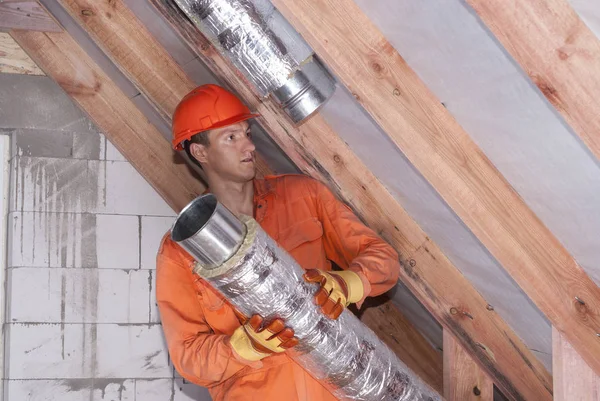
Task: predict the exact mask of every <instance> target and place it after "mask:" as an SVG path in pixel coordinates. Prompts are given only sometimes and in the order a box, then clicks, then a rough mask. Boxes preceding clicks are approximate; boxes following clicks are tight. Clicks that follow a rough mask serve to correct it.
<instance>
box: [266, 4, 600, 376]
mask: <svg viewBox="0 0 600 401" xmlns="http://www.w3.org/2000/svg"><path fill="white" fill-rule="evenodd" d="M273 4H274V5H275V6H276V7H278V9H279V11H281V12H282V14H284V16H286V17H287V18H288V19H289V20H290V22H291V23H292V25H294V26H295V27H296V29H298V30H299V31H300V33H301V34H302V35H303V36H304V38H305V39H306V40H307V41H308V42H309V43H310V44H311V45H312V47H313V48H314V49H315V51H316V52H317V54H319V55H320V56H321V57H322V58H323V59H324V60H325V61H326V62H327V64H328V65H329V67H331V68H332V70H333V71H334V73H335V74H336V75H337V76H338V77H339V78H340V80H341V81H342V82H343V83H344V84H345V85H346V87H347V88H348V89H349V90H350V91H352V93H354V94H355V96H356V97H357V99H358V101H359V102H360V103H361V105H362V106H363V107H364V108H365V110H366V111H367V112H368V113H369V114H370V115H371V116H372V117H373V119H374V120H375V121H376V122H377V123H378V124H379V125H380V127H381V128H382V129H383V130H384V131H385V132H386V133H387V134H388V136H389V137H390V139H391V140H392V141H393V142H394V143H395V144H396V146H397V147H398V148H399V149H400V150H401V151H402V152H403V153H404V154H405V155H406V157H407V158H408V159H409V160H410V161H411V163H412V164H413V165H414V166H415V167H416V168H417V169H418V170H419V171H420V172H421V174H422V175H423V176H424V177H425V178H426V179H427V180H428V181H429V183H430V184H431V185H432V186H433V187H434V188H435V189H436V191H437V192H438V193H439V194H440V196H441V197H442V198H443V199H444V200H445V201H446V202H447V203H448V205H449V206H450V207H451V208H452V209H453V210H454V212H455V213H456V214H457V215H458V216H459V217H460V218H461V219H462V221H463V222H464V223H465V225H466V226H468V227H469V229H470V230H471V231H472V232H473V233H474V234H475V235H476V236H477V238H479V240H480V241H481V242H482V244H483V245H485V247H486V248H487V249H488V250H489V251H490V253H491V254H492V255H493V256H494V257H495V258H496V259H497V260H498V261H499V262H500V263H501V264H502V266H503V267H504V269H505V270H506V271H507V272H508V273H509V274H510V275H511V276H512V277H513V279H514V280H515V281H516V282H517V284H518V285H519V286H520V287H521V288H522V289H523V290H524V291H525V293H526V294H527V295H528V296H529V297H530V298H531V300H532V301H533V302H534V303H535V304H536V305H537V307H538V308H539V309H540V310H541V311H542V312H543V313H544V314H545V315H546V316H547V317H548V319H549V320H550V321H551V322H552V324H553V325H554V326H555V327H557V329H558V330H559V331H561V332H562V333H563V334H564V335H565V336H566V337H567V338H568V339H569V341H570V342H571V344H572V345H573V347H575V349H577V350H578V351H579V352H580V353H581V355H582V356H583V357H584V358H585V359H586V361H587V362H588V363H589V364H590V366H592V367H593V368H594V370H595V371H596V372H600V341H598V337H597V335H596V334H597V333H598V332H600V314H599V313H600V308H599V305H600V288H598V287H597V286H596V284H595V283H594V282H593V281H592V279H591V278H590V277H589V276H588V275H587V274H586V273H585V272H584V271H583V269H582V268H581V267H580V266H579V265H578V264H577V262H576V261H575V259H574V258H573V257H572V256H571V255H570V254H569V253H568V252H567V250H566V249H565V248H564V246H563V245H562V244H561V243H560V242H559V241H558V240H557V239H556V237H555V236H554V235H553V234H552V233H551V232H550V230H549V229H548V228H547V227H546V226H544V224H543V223H542V222H541V221H540V220H539V219H538V218H537V216H535V214H534V213H533V212H532V211H531V210H530V209H529V208H528V207H527V205H526V204H525V202H524V201H523V200H522V199H521V197H520V196H519V195H518V194H517V193H516V191H515V190H514V189H513V188H512V187H511V186H510V185H509V183H508V182H507V181H506V180H505V179H504V177H502V175H501V174H500V173H499V172H498V170H497V169H496V168H495V167H494V166H493V165H492V163H491V162H490V161H489V160H488V159H487V157H486V156H485V155H484V154H483V152H482V151H481V149H479V148H478V147H477V145H476V144H475V143H474V142H473V140H472V139H471V138H470V137H469V135H468V134H467V133H466V132H465V131H464V130H463V129H462V127H460V125H459V124H458V123H457V122H456V120H455V119H454V118H453V117H452V116H451V115H450V113H449V112H448V111H447V110H446V108H445V107H444V106H443V105H442V104H441V102H440V101H439V100H438V99H437V98H436V97H435V96H434V95H433V93H431V91H430V90H429V89H428V88H427V87H426V86H425V84H424V83H423V82H422V81H421V80H420V79H419V77H418V76H417V75H416V74H415V72H414V71H413V70H412V69H411V68H410V67H409V66H408V65H407V64H406V62H405V61H404V60H403V59H402V57H401V56H400V55H399V54H398V52H397V51H396V50H395V49H394V48H393V46H392V45H391V44H390V43H389V42H388V41H387V40H386V39H385V37H384V36H383V34H382V33H381V32H380V31H379V30H378V29H377V28H376V27H375V25H374V24H373V23H372V22H371V21H370V20H369V18H368V17H367V16H366V15H365V14H364V13H363V12H362V11H361V9H360V8H359V7H358V6H357V5H356V4H355V3H354V2H353V1H352V0H273ZM575 297H578V298H579V299H582V300H584V302H585V304H580V303H578V302H577V301H576V300H575Z"/></svg>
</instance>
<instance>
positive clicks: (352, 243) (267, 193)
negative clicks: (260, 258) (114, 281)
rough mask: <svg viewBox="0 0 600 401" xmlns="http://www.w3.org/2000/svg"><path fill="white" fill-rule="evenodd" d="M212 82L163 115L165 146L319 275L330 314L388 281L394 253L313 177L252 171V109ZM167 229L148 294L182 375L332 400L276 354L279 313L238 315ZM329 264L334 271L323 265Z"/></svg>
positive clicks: (392, 278) (231, 387)
mask: <svg viewBox="0 0 600 401" xmlns="http://www.w3.org/2000/svg"><path fill="white" fill-rule="evenodd" d="M256 116H257V115H256V114H252V113H251V112H250V110H249V109H248V108H247V107H246V106H245V105H243V104H242V103H241V102H240V101H239V100H238V99H237V98H236V97H235V96H234V95H233V94H231V93H230V92H228V91H226V90H225V89H223V88H221V87H219V86H215V85H204V86H201V87H198V88H196V89H195V90H193V91H192V92H191V93H189V94H188V95H187V96H186V97H185V98H184V99H183V100H182V101H181V103H180V104H179V105H178V107H177V109H176V111H175V113H174V116H173V135H174V138H173V146H174V147H175V149H177V150H185V151H186V153H187V154H188V155H189V156H190V158H191V159H192V160H194V161H196V162H197V163H199V165H200V166H201V168H202V169H203V170H204V172H205V173H206V177H207V180H208V184H209V189H210V192H212V193H213V194H214V195H215V196H216V197H217V199H218V200H219V202H221V203H222V204H223V205H224V206H225V207H227V208H228V209H229V210H230V211H231V212H232V213H234V214H235V215H238V216H239V215H242V214H243V215H247V216H252V217H254V219H256V221H257V222H258V223H259V224H260V225H261V227H262V228H263V229H264V230H265V231H266V233H267V234H269V235H270V236H271V237H272V238H273V239H274V240H275V241H276V242H277V243H278V244H279V245H280V246H281V247H282V248H283V249H285V250H286V251H287V252H288V253H290V255H291V256H292V257H293V258H294V259H295V260H296V261H297V262H298V264H299V265H300V266H301V267H302V268H304V269H305V270H307V273H306V275H305V279H306V280H308V281H313V282H317V283H320V285H321V287H320V290H319V291H318V292H317V293H316V294H315V302H317V303H318V304H319V305H321V309H322V311H323V313H324V314H326V315H327V316H328V317H330V318H331V319H336V318H337V317H338V316H339V314H340V313H341V312H342V310H343V309H344V308H345V307H347V306H348V305H349V304H351V303H354V304H357V306H358V307H360V305H361V304H362V302H363V301H364V299H365V298H366V297H367V296H375V295H379V294H382V293H384V292H386V291H387V290H389V289H390V288H392V287H393V286H394V285H395V283H396V281H397V279H398V274H399V268H400V266H399V262H398V255H397V253H396V252H395V251H394V249H392V248H391V247H390V246H389V245H388V244H387V243H385V242H384V241H383V240H381V239H380V238H379V237H378V236H377V235H376V234H375V233H374V232H373V231H372V230H370V229H369V228H367V227H365V226H364V225H363V224H362V223H361V222H360V221H359V220H358V218H357V217H356V216H355V215H354V214H353V213H352V212H351V210H350V209H349V208H348V207H347V206H346V205H344V204H343V203H341V202H340V201H339V200H337V199H336V198H335V196H334V195H333V194H332V193H331V191H329V189H328V188H327V187H326V186H325V185H323V184H322V183H320V182H319V181H317V180H314V179H312V178H309V177H305V176H302V175H280V176H270V177H265V179H256V178H255V147H254V144H253V143H252V140H251V136H250V128H249V124H248V120H250V119H252V118H254V117H256ZM169 235H170V233H167V234H166V235H165V237H164V238H163V241H162V243H161V246H160V249H159V252H158V256H157V283H156V285H157V288H156V291H157V302H158V308H159V312H160V315H161V320H162V325H163V330H164V333H165V337H166V340H167V344H168V349H169V353H170V356H171V359H172V361H173V364H174V366H175V368H176V369H177V371H178V372H179V373H180V374H181V375H182V376H183V377H184V378H185V379H187V380H188V381H190V382H193V383H195V384H197V385H199V386H204V387H207V388H208V389H209V392H210V394H211V396H212V398H213V400H214V401H220V400H228V401H230V400H255V399H256V400H264V401H270V400H277V401H279V400H286V401H290V400H311V401H320V400H335V398H334V397H333V396H332V395H331V393H330V392H328V391H327V390H326V389H325V388H324V387H323V386H322V385H321V383H320V382H318V381H316V380H315V379H313V378H312V377H311V376H310V375H309V374H308V373H307V372H305V371H304V370H303V369H302V368H301V367H300V366H299V365H297V364H296V363H295V362H294V361H293V360H292V359H291V358H290V357H289V356H288V355H287V353H286V352H285V351H286V350H287V349H289V348H291V347H293V346H294V345H295V344H296V342H297V339H296V338H295V337H294V333H293V331H292V330H291V329H289V328H286V327H285V322H283V321H281V320H280V319H277V320H275V321H274V322H264V323H265V325H266V326H267V327H266V328H264V327H262V326H263V324H262V323H263V322H262V318H261V317H260V316H254V317H251V318H250V319H248V317H240V316H239V315H238V313H236V311H235V310H234V309H233V307H232V306H231V305H230V304H229V303H228V302H227V301H226V300H225V299H224V298H223V297H222V296H221V295H220V294H219V293H217V292H216V291H215V290H213V289H212V287H211V286H210V285H209V284H208V283H207V282H206V281H204V280H203V279H201V278H200V277H199V276H197V275H195V274H194V273H193V272H192V268H193V264H194V260H193V259H192V257H191V256H190V255H189V254H187V252H185V251H184V250H183V249H182V248H181V247H179V246H178V245H177V244H176V243H174V242H173V241H172V240H171V239H170V236H169ZM332 262H333V263H335V265H337V266H338V267H339V268H341V270H338V271H333V270H332Z"/></svg>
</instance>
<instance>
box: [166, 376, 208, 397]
mask: <svg viewBox="0 0 600 401" xmlns="http://www.w3.org/2000/svg"><path fill="white" fill-rule="evenodd" d="M174 386H175V397H174V398H173V401H211V400H212V397H211V396H210V394H209V393H208V390H207V389H206V388H204V387H200V386H197V385H195V384H194V383H190V382H188V381H185V380H183V379H182V378H180V377H176V378H175V382H174Z"/></svg>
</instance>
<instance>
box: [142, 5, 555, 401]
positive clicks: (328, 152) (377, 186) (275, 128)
mask: <svg viewBox="0 0 600 401" xmlns="http://www.w3.org/2000/svg"><path fill="white" fill-rule="evenodd" d="M150 1H151V2H152V4H153V5H154V6H155V7H156V8H157V10H158V11H159V12H160V13H161V14H163V16H164V17H165V18H166V19H167V20H168V21H170V23H171V24H172V26H173V28H174V29H175V30H176V31H177V32H178V33H179V34H180V36H181V37H182V39H184V40H185V41H186V42H187V43H188V45H189V47H190V49H192V50H193V51H195V52H196V54H197V55H198V56H199V58H200V59H201V60H202V61H204V62H205V64H206V65H207V66H208V67H209V68H210V69H211V71H212V72H213V73H214V74H215V75H216V76H218V77H219V78H220V79H221V80H223V81H224V82H226V83H227V84H228V85H229V86H230V87H232V88H235V90H236V91H237V92H238V94H239V95H240V96H241V97H242V98H243V99H244V101H245V102H246V103H247V104H249V105H251V106H252V107H253V108H255V109H257V110H258V111H259V112H260V113H261V114H262V118H261V119H260V122H261V124H262V125H263V127H264V128H265V130H266V131H267V132H268V133H269V135H270V136H271V137H272V138H273V139H274V140H275V141H276V142H277V143H278V145H279V146H280V147H281V148H282V149H283V150H284V151H285V152H286V154H287V155H288V156H289V157H290V158H291V159H292V160H293V161H294V162H295V163H296V165H297V166H298V167H299V168H301V169H302V171H304V172H305V173H306V174H309V175H311V176H313V177H316V178H318V179H320V180H322V181H323V182H325V183H327V184H328V185H329V186H330V188H332V189H333V190H335V191H336V192H337V193H338V194H339V196H340V197H341V198H342V199H344V200H346V201H347V202H348V203H349V204H350V205H351V206H352V207H353V209H354V211H355V212H356V213H357V215H358V216H360V217H361V218H362V219H363V221H365V222H366V223H367V224H369V226H370V227H372V228H373V229H375V230H376V231H377V232H379V233H380V234H381V235H382V236H383V237H384V238H385V239H386V240H387V241H388V242H389V243H390V244H392V245H393V246H394V247H395V248H396V249H397V250H398V251H399V252H400V254H401V255H402V256H401V258H402V259H401V261H402V266H403V270H402V272H401V280H402V281H403V282H404V283H405V284H406V285H407V286H408V287H409V289H410V290H411V291H412V292H413V293H414V294H415V295H416V296H417V298H418V299H419V300H420V301H421V303H423V305H425V307H426V308H427V309H428V310H429V311H430V312H431V313H432V315H433V316H435V318H436V319H437V320H438V322H440V323H441V324H442V325H443V326H444V327H445V328H446V329H447V330H449V331H450V332H451V333H452V334H453V335H454V336H455V337H456V338H457V340H458V341H459V342H460V343H461V344H462V345H463V346H464V347H465V349H467V351H468V352H469V354H470V355H471V356H472V357H473V358H474V359H475V360H476V361H477V362H478V363H479V364H480V365H481V366H483V367H484V369H485V370H486V372H487V373H488V374H489V375H490V377H492V379H493V380H494V382H495V383H496V384H497V385H498V387H500V388H501V389H502V390H503V391H504V393H505V395H506V396H508V397H510V398H511V399H513V400H530V399H531V400H547V401H550V400H551V399H552V380H551V376H550V375H549V373H548V372H547V370H546V369H545V368H544V367H543V366H542V365H541V364H540V363H539V361H538V360H537V359H536V358H535V356H534V355H533V354H532V353H531V351H529V350H528V349H527V348H526V347H525V345H524V344H523V342H522V341H521V340H520V339H519V337H518V336H517V335H515V333H514V332H513V330H512V329H511V328H510V327H509V326H508V325H507V324H506V322H505V321H504V320H502V319H501V318H500V317H499V316H498V315H497V314H496V313H495V312H493V311H490V310H488V309H487V306H488V304H487V302H486V301H485V300H484V299H483V297H481V295H480V294H479V293H478V292H477V291H476V290H475V289H474V288H473V286H472V285H471V283H470V282H469V281H468V280H467V279H465V277H464V276H463V275H462V274H461V273H460V271H459V270H458V269H457V268H456V267H455V266H453V265H452V263H451V262H450V261H449V260H448V259H447V258H446V257H445V255H443V253H442V252H441V250H440V249H439V247H438V246H437V245H436V244H435V243H434V242H432V241H431V240H430V239H429V238H428V237H427V236H426V235H425V233H424V232H423V231H422V230H421V228H420V227H419V226H418V225H417V224H416V223H415V222H414V220H412V219H411V217H410V216H409V215H408V213H407V212H406V211H405V210H404V209H403V208H402V206H401V205H400V204H399V203H398V201H397V200H396V199H394V197H393V196H392V195H391V194H390V193H389V192H388V191H387V189H386V188H385V187H384V186H383V185H382V184H381V182H379V181H378V179H377V178H376V177H375V176H374V175H373V174H372V173H371V171H370V170H369V169H367V167H366V166H365V165H364V164H363V162H362V161H361V160H360V159H359V158H358V157H357V156H356V155H355V154H354V153H353V152H352V151H351V149H350V148H349V147H348V146H347V145H346V144H345V143H344V141H343V140H341V139H340V137H339V136H338V135H337V134H336V133H335V132H334V131H333V130H332V129H331V127H329V125H328V124H327V123H326V122H325V121H324V120H323V118H322V117H321V116H320V115H319V114H316V115H314V116H313V117H312V118H311V119H309V120H308V121H307V122H305V123H304V124H303V125H301V126H300V127H295V126H293V125H292V124H291V123H289V121H288V120H287V118H286V117H285V115H284V114H283V113H282V112H281V110H280V109H279V108H278V107H277V106H276V105H275V104H273V103H272V102H269V101H265V102H261V101H260V100H259V97H258V96H257V95H256V94H255V93H253V92H252V90H251V89H250V88H251V86H250V85H248V83H247V82H245V81H244V79H243V78H242V77H241V76H240V75H239V74H238V73H237V71H236V70H235V68H233V67H232V66H231V65H230V64H229V63H228V62H227V61H225V60H224V59H223V58H222V57H221V56H220V55H219V53H218V52H217V51H216V50H215V49H214V48H213V47H212V46H211V45H210V43H209V42H208V41H207V40H206V38H204V37H203V36H202V35H201V34H200V33H199V32H198V30H197V29H196V28H195V27H194V26H193V25H192V24H191V23H190V22H189V20H187V19H186V18H185V16H184V15H183V14H182V12H181V11H179V9H178V8H177V7H175V6H174V5H173V3H171V2H170V1H169V0H150ZM359 32H360V31H359ZM359 75H360V74H359ZM467 315H468V316H472V317H473V319H471V318H469V317H467Z"/></svg>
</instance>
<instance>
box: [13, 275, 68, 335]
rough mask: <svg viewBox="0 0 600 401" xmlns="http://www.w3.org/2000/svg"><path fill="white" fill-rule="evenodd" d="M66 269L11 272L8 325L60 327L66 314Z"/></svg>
mask: <svg viewBox="0 0 600 401" xmlns="http://www.w3.org/2000/svg"><path fill="white" fill-rule="evenodd" d="M64 277H65V271H64V270H63V269H49V268H20V269H8V274H7V278H6V279H7V300H8V302H7V305H6V309H7V310H6V319H7V321H8V322H32V323H50V322H52V323H58V322H60V321H61V317H62V316H61V314H62V313H64V312H63V310H64V307H63V306H62V305H64V299H65V298H64V296H62V291H65V290H66V289H65V288H64V287H66V281H65V282H63V278H64Z"/></svg>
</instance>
